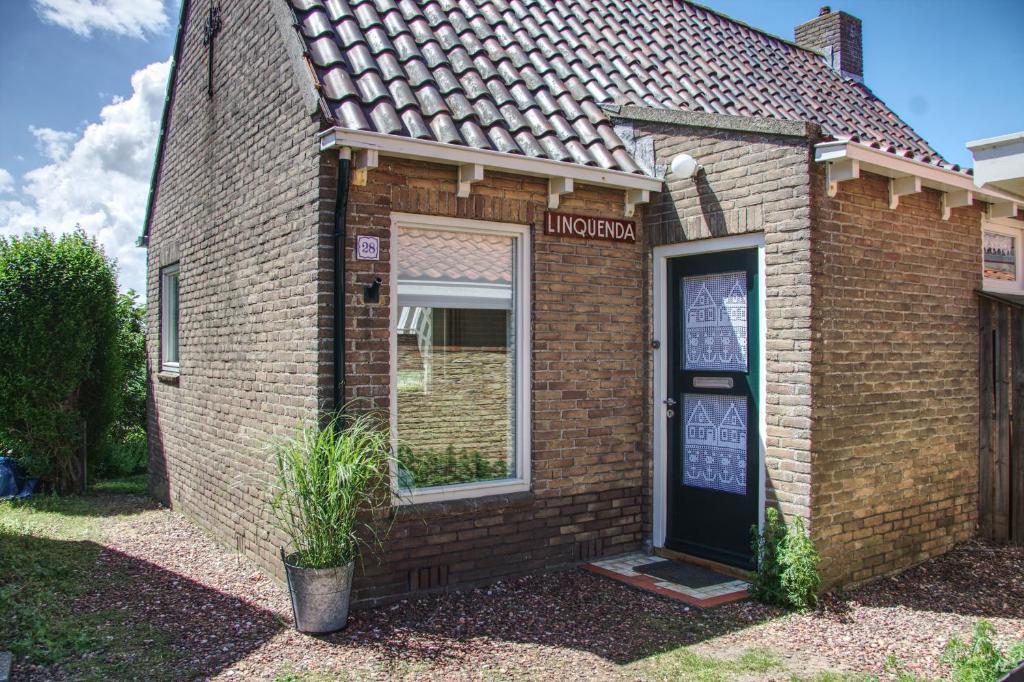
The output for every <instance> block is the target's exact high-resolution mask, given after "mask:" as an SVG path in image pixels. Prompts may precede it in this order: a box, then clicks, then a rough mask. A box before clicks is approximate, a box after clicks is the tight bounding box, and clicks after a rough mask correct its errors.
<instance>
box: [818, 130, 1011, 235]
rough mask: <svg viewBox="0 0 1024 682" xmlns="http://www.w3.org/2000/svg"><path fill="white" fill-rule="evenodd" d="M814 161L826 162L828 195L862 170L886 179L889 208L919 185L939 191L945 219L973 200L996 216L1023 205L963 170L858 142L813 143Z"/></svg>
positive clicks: (897, 204)
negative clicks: (982, 183)
mask: <svg viewBox="0 0 1024 682" xmlns="http://www.w3.org/2000/svg"><path fill="white" fill-rule="evenodd" d="M814 160H815V161H817V162H819V163H825V164H826V171H825V182H826V184H827V190H828V195H829V196H835V194H836V192H837V191H838V188H839V183H840V182H844V181H847V180H853V179H856V178H858V177H860V172H861V171H862V170H864V171H868V172H870V173H874V174H876V175H881V176H884V177H887V178H889V207H890V208H896V207H897V206H899V198H900V196H902V195H905V194H913V193H915V192H920V191H921V188H923V187H929V188H931V189H934V190H938V191H940V192H942V217H943V219H944V220H949V217H950V211H951V210H952V209H954V208H957V207H959V206H970V205H971V204H973V203H974V201H975V200H977V201H983V202H986V203H987V204H989V207H988V213H989V215H990V216H992V217H1000V218H1008V217H1013V216H1015V215H1016V214H1017V209H1018V207H1019V206H1021V205H1024V196H1021V195H1017V194H1013V193H1011V192H1006V191H1003V190H1001V189H996V188H992V187H990V186H985V187H978V186H977V185H976V184H975V182H974V179H973V178H972V177H971V176H969V175H967V174H965V173H960V172H958V171H954V170H949V169H946V168H940V167H938V166H934V165H932V164H930V163H924V162H923V161H915V160H914V159H907V158H904V157H902V156H898V155H897V154H892V153H890V152H884V151H881V150H878V149H875V148H873V147H869V146H867V145H865V144H861V143H859V142H851V141H848V140H838V141H835V142H822V143H819V144H817V145H815V146H814Z"/></svg>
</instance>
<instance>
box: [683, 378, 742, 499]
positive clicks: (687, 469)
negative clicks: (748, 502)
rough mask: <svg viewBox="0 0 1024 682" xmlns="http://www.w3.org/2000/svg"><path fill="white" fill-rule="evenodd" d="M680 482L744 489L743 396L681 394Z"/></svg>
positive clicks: (689, 484) (694, 485) (719, 488)
mask: <svg viewBox="0 0 1024 682" xmlns="http://www.w3.org/2000/svg"><path fill="white" fill-rule="evenodd" d="M682 428H683V466H682V470H683V485H688V486H691V487H693V488H710V489H712V490H721V491H723V492H728V493H736V494H737V495H745V494H746V492H747V399H746V397H745V396H733V395H701V394H696V395H695V394H689V393H688V394H686V395H684V396H683V421H682Z"/></svg>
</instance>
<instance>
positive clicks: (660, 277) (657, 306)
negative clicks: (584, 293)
mask: <svg viewBox="0 0 1024 682" xmlns="http://www.w3.org/2000/svg"><path fill="white" fill-rule="evenodd" d="M752 248H756V249H757V278H758V290H759V291H760V296H758V307H759V309H760V320H761V324H760V325H758V326H759V329H758V335H759V336H760V348H761V353H760V363H759V364H760V367H759V368H758V371H759V372H760V375H761V376H760V379H761V380H760V382H758V386H759V387H760V396H758V406H759V409H758V415H759V422H760V423H759V424H758V436H759V437H758V452H759V462H758V468H759V470H760V471H759V475H760V480H761V489H760V492H759V494H758V521H757V522H758V526H759V527H762V528H763V527H764V501H765V492H764V491H765V477H766V474H767V472H766V471H765V467H764V457H765V428H766V420H765V412H766V411H767V410H766V408H767V405H766V401H765V398H766V395H767V390H766V381H765V367H766V363H765V351H766V350H767V349H766V348H765V330H766V329H767V327H768V324H767V318H766V317H765V294H766V291H765V272H764V267H765V258H764V233H763V232H754V233H750V234H739V235H733V236H730V237H719V238H715V239H702V240H700V241H694V242H684V243H681V244H668V245H666V246H656V247H655V248H654V282H653V287H654V292H653V306H654V311H653V312H654V340H655V341H657V342H658V343H657V344H656V345H657V346H658V347H657V348H655V349H654V409H653V410H652V413H651V414H652V419H653V420H654V424H653V426H654V433H653V439H652V443H653V445H654V490H653V491H652V492H653V494H652V495H651V498H652V503H653V510H652V511H653V524H652V526H653V528H652V530H653V533H652V535H653V537H652V538H651V543H652V544H653V545H654V546H655V547H664V546H665V532H666V528H667V518H668V509H667V505H668V499H667V497H668V496H667V485H668V434H667V433H666V429H665V420H666V417H665V410H666V409H667V408H666V406H665V392H666V390H667V388H668V367H667V363H668V360H667V358H668V354H669V348H668V347H667V346H666V343H667V336H668V335H667V334H666V332H667V330H668V327H667V324H668V299H669V296H668V261H669V259H671V258H678V257H680V256H693V255H696V254H702V253H717V252H720V251H736V250H739V249H752ZM679 408H680V409H681V408H682V406H681V405H680V406H679Z"/></svg>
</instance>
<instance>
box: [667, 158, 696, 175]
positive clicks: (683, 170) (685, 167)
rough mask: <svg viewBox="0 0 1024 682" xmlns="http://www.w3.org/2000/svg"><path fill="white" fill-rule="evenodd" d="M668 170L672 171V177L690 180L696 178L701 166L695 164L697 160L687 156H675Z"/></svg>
mask: <svg viewBox="0 0 1024 682" xmlns="http://www.w3.org/2000/svg"><path fill="white" fill-rule="evenodd" d="M670 168H671V169H672V175H677V176H679V177H680V178H687V179H691V180H692V179H693V178H695V177H697V173H698V172H699V171H700V169H701V166H700V164H699V163H697V159H695V158H693V157H692V156H690V155H689V154H677V155H676V157H675V158H674V159H672V164H671V166H670Z"/></svg>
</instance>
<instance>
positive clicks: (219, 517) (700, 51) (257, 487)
mask: <svg viewBox="0 0 1024 682" xmlns="http://www.w3.org/2000/svg"><path fill="white" fill-rule="evenodd" d="M860 34H861V24H860V21H859V20H858V19H856V18H854V17H851V16H849V15H847V14H845V13H843V12H832V11H830V10H829V9H828V8H823V9H822V13H821V15H820V16H819V17H817V18H815V19H813V20H812V21H810V22H808V23H807V24H805V25H803V26H800V27H797V29H796V42H789V41H787V40H783V39H780V38H777V37H774V36H771V35H768V34H766V33H763V32H761V31H758V30H756V29H754V28H751V27H749V26H746V25H744V24H741V23H738V22H736V21H733V20H731V19H729V18H728V17H726V16H723V15H721V14H718V13H716V12H714V11H712V10H710V9H707V8H705V7H702V6H699V5H694V4H690V3H687V2H682V1H680V0H635V1H633V2H626V1H624V0H609V1H607V2H589V1H584V2H580V3H564V2H546V1H543V0H514V1H511V2H506V1H505V0H462V1H459V2H455V1H454V0H397V1H396V0H373V1H370V0H347V1H346V0H290V2H289V0H255V1H248V2H243V1H242V0H220V1H219V2H217V1H215V0H185V2H184V4H183V8H182V14H181V23H180V25H179V29H178V40H177V46H176V48H175V56H174V67H173V70H172V76H171V83H170V86H169V91H168V99H167V105H166V109H165V114H164V120H163V126H162V132H161V138H160V145H159V152H158V158H157V164H156V169H155V172H154V179H153V187H152V191H151V196H150V202H149V209H148V215H147V219H146V226H145V233H144V235H143V238H142V240H141V241H142V243H143V244H144V245H146V246H148V249H149V287H148V300H149V302H150V303H149V318H148V319H149V326H148V329H149V333H148V338H149V342H150V343H149V368H150V384H149V391H150V411H149V438H150V477H151V487H152V490H153V492H154V494H156V495H157V496H158V497H159V498H160V499H162V500H164V501H166V502H167V503H169V504H170V505H171V506H172V507H174V508H176V509H178V510H180V511H182V512H183V513H185V514H186V515H187V516H189V517H190V518H191V519H193V520H194V521H195V522H196V523H198V524H199V525H201V526H202V527H203V528H205V529H206V530H207V531H209V532H210V533H211V534H212V535H213V536H214V537H216V538H217V539H219V540H220V541H222V542H223V543H224V544H226V545H229V546H231V547H234V548H236V549H237V550H238V551H240V552H242V553H244V554H246V555H248V556H250V557H251V558H253V559H254V560H256V561H257V562H259V563H260V564H262V565H263V566H265V567H267V568H269V569H271V570H273V571H275V572H279V571H280V567H279V559H278V554H277V552H278V547H279V545H280V544H281V542H282V540H281V537H280V536H279V535H278V534H277V532H276V531H274V529H273V527H272V525H271V524H270V523H269V520H268V510H267V506H266V501H267V481H268V480H269V477H270V474H271V469H272V464H271V462H270V461H269V460H268V458H267V456H266V453H265V449H264V447H263V446H264V445H265V443H266V441H267V439H268V438H270V437H272V436H273V435H274V434H285V433H288V432H290V431H291V430H292V429H294V427H295V426H296V424H297V422H298V421H299V420H302V419H314V418H317V417H318V416H322V415H323V414H325V413H327V412H329V411H330V410H332V409H334V408H335V407H337V406H339V405H341V404H344V403H349V402H352V401H356V404H359V405H361V406H363V407H374V408H378V409H380V410H383V411H385V412H386V413H387V414H388V415H389V417H390V420H391V424H392V428H393V431H394V434H395V436H396V441H397V443H398V444H399V446H398V451H397V455H398V465H397V467H396V470H395V471H394V472H393V477H394V485H395V486H396V488H397V489H401V490H403V491H404V494H403V495H402V500H401V501H400V503H397V504H396V505H395V507H394V510H393V513H394V514H395V515H396V523H395V526H394V531H393V534H392V536H391V539H390V540H389V542H388V544H387V548H386V551H385V553H384V556H383V558H382V559H381V560H379V561H371V562H368V563H367V565H366V566H365V567H363V569H362V571H361V572H360V573H359V575H358V577H357V581H356V598H357V599H358V600H360V601H361V602H363V603H373V602H376V601H380V600H384V599H389V598H393V597H395V596H397V595H402V594H406V593H411V592H418V591H425V590H432V589H444V588H453V587H463V586H469V585H475V584H480V583H483V582H486V581H490V580H493V579H496V578H498V577H502V576H508V575H512V574H517V573H524V572H528V571H536V570H542V569H549V568H553V567H558V566H563V565H570V564H572V563H574V562H578V561H581V560H587V559H591V558H594V557H597V556H605V555H612V554H617V553H622V552H626V551H634V550H637V549H639V548H641V547H649V548H654V549H655V550H656V551H676V552H681V553H684V554H688V555H693V556H698V557H702V558H705V559H710V560H714V561H717V562H719V563H723V564H727V565H732V566H738V567H749V566H750V565H751V554H750V547H749V544H750V543H749V537H750V533H749V530H750V527H751V526H752V525H753V524H757V523H759V522H761V520H762V519H763V512H764V509H765V508H766V506H774V507H777V508H778V509H780V510H781V511H782V512H783V513H784V514H785V515H786V516H787V517H789V518H792V517H795V516H799V517H802V518H804V519H805V520H806V522H807V523H808V524H809V526H810V529H811V532H812V534H813V537H814V539H815V541H816V543H817V546H818V548H819V550H820V552H821V554H822V557H823V564H822V570H823V574H824V577H825V581H826V584H827V585H838V584H844V583H850V582H856V581H861V580H864V579H867V578H871V577H873V576H878V575H883V574H886V573H890V572H893V571H896V570H899V569H902V568H905V567H907V566H909V565H911V564H914V563H916V562H919V561H921V560H923V559H926V558H928V557H931V556H934V555H936V554H938V553H941V552H943V551H945V550H947V549H948V548H949V547H951V546H952V545H953V544H954V543H956V542H958V541H962V540H965V539H967V538H968V537H970V536H971V535H972V534H973V533H975V531H976V527H977V524H978V519H979V514H978V505H979V494H978V490H979V465H978V458H979V455H978V446H979V437H980V434H979V419H980V418H981V414H980V409H981V408H980V406H979V402H980V401H979V397H978V396H979V392H978V384H979V362H980V361H981V359H980V358H979V335H978V315H979V305H978V296H977V295H976V293H975V292H976V290H979V289H986V290H988V289H991V290H993V291H994V290H1002V291H1007V290H1012V291H1017V290H1020V289H1021V287H1022V285H1024V271H1022V270H1021V268H1022V266H1021V260H1020V248H1021V245H1020V243H1019V242H1020V239H1021V230H1022V228H1024V222H1022V221H1021V220H1019V219H1018V217H1017V204H1016V202H1017V201H1020V200H1021V199H1020V196H1019V195H1018V194H1015V193H1014V192H1013V191H1011V190H1012V189H1013V188H1010V189H1003V188H999V187H995V186H992V185H987V184H986V185H983V186H980V187H979V186H976V185H975V183H974V181H973V179H972V177H971V175H970V174H969V173H968V172H964V171H963V170H962V169H960V168H958V167H956V166H953V165H950V164H949V163H947V162H945V161H944V160H943V159H942V158H941V157H940V155H939V154H938V153H936V152H935V150H933V149H932V148H931V147H930V146H929V145H928V143H927V142H926V141H925V140H923V139H922V138H921V137H920V136H919V135H917V134H916V133H915V132H914V131H913V130H912V129H911V128H910V127H908V126H907V125H906V124H905V123H903V122H902V121H901V120H900V118H899V117H898V116H897V115H896V114H895V113H894V112H893V111H891V110H890V109H889V108H888V107H886V105H885V104H884V103H883V102H881V101H879V100H878V99H877V98H876V97H875V96H874V95H872V93H871V92H870V90H868V89H867V88H866V87H865V85H864V84H863V68H862V64H863V62H864V56H863V55H862V53H861V40H860ZM867 60H868V61H869V62H870V55H867ZM1022 293H1024V291H1022Z"/></svg>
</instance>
